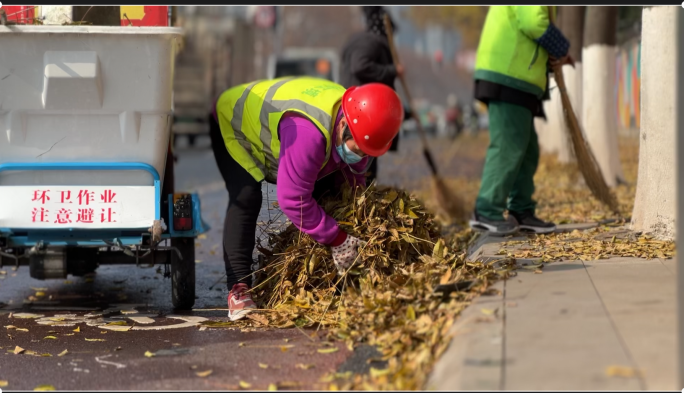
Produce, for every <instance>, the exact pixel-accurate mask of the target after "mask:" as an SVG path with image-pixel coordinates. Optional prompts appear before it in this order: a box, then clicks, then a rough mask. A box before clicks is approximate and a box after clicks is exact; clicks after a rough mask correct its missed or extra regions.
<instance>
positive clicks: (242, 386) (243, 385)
mask: <svg viewBox="0 0 684 393" xmlns="http://www.w3.org/2000/svg"><path fill="white" fill-rule="evenodd" d="M240 387H241V388H243V389H249V388H251V387H252V384H251V383H248V382H245V381H240Z"/></svg>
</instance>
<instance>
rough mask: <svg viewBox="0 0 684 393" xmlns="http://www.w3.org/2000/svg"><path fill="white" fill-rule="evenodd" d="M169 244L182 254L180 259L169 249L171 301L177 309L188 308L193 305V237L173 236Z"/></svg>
mask: <svg viewBox="0 0 684 393" xmlns="http://www.w3.org/2000/svg"><path fill="white" fill-rule="evenodd" d="M171 246H172V247H176V248H178V250H179V251H180V252H181V254H182V255H183V259H182V260H181V259H180V258H179V257H178V253H177V252H176V251H175V250H172V251H171V301H172V302H173V307H174V308H175V309H177V310H190V309H192V306H194V305H195V239H193V238H185V237H183V238H173V239H171Z"/></svg>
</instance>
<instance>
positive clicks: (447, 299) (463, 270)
mask: <svg viewBox="0 0 684 393" xmlns="http://www.w3.org/2000/svg"><path fill="white" fill-rule="evenodd" d="M356 192H358V194H353V192H352V191H351V190H350V189H345V190H343V192H342V196H341V198H335V199H329V200H327V201H324V202H322V206H323V208H324V209H325V210H326V212H328V213H329V214H331V215H332V216H333V217H334V218H335V219H337V220H338V222H339V224H340V225H341V227H342V228H343V229H344V230H346V231H347V232H348V233H350V234H352V235H353V236H356V237H358V238H360V239H361V240H363V241H365V242H367V244H366V245H365V246H364V247H363V248H362V249H361V251H360V257H359V258H358V260H357V263H356V264H355V265H354V266H353V267H352V268H351V269H350V270H348V271H347V272H346V273H345V274H344V275H343V276H342V277H340V276H339V275H338V274H337V271H336V269H335V267H334V265H333V261H332V255H331V252H330V249H329V248H328V247H324V246H321V245H320V244H318V243H316V242H315V241H314V240H313V239H311V238H310V237H309V236H307V235H305V234H303V233H301V232H300V231H298V230H297V229H296V228H295V227H294V226H292V225H291V226H290V227H288V228H287V229H285V230H284V231H282V232H280V233H278V234H272V235H271V238H270V242H269V243H270V244H269V245H270V247H269V248H270V250H269V249H267V248H264V247H260V251H262V252H263V253H264V254H266V257H267V258H266V267H265V268H263V269H262V270H261V271H260V277H259V284H257V286H256V287H255V288H254V291H255V292H256V294H257V299H259V300H258V301H259V302H260V303H261V305H260V307H259V308H261V309H264V310H265V311H266V312H263V313H260V315H261V316H262V318H267V319H268V321H264V323H267V324H269V325H270V326H277V327H290V326H297V327H322V326H324V327H326V328H327V329H328V331H329V335H330V338H333V339H338V340H344V341H345V343H346V345H347V347H348V348H350V349H353V348H354V347H355V346H356V345H358V344H361V343H365V344H369V345H374V346H376V347H377V348H379V350H380V351H381V352H382V355H383V360H385V361H387V364H388V367H387V368H386V369H384V370H376V369H372V370H371V373H370V375H364V376H362V375H357V376H355V377H354V378H346V379H345V378H343V377H340V376H336V375H334V374H331V375H328V376H327V378H325V379H324V382H328V383H330V385H329V387H330V388H333V389H335V388H339V389H359V388H366V389H401V390H404V389H421V388H422V387H423V384H424V382H425V379H426V377H427V375H428V373H429V371H430V370H431V368H432V365H433V363H434V362H435V360H436V359H438V357H439V356H440V354H441V353H442V352H443V351H444V350H445V349H446V347H447V346H448V344H449V338H448V333H449V328H450V326H451V324H452V322H453V321H454V318H455V317H456V316H457V315H458V313H459V312H460V311H461V310H462V309H463V308H465V306H466V305H467V304H468V303H469V301H470V300H471V299H472V298H473V297H475V296H476V295H477V294H479V293H482V292H483V291H485V290H486V288H487V287H488V285H489V284H490V283H491V282H492V281H493V280H496V279H498V278H500V277H503V276H506V274H507V272H508V271H509V270H510V268H511V267H512V266H510V264H508V263H507V262H505V261H503V262H501V263H499V264H493V265H488V266H487V265H484V264H482V263H470V262H466V261H465V249H466V247H467V244H468V242H469V241H470V240H471V238H472V236H473V235H472V233H471V232H470V231H464V232H462V233H460V234H459V235H457V236H454V237H453V238H452V239H451V240H448V241H445V239H442V238H440V231H439V226H438V224H437V222H436V221H435V218H434V216H432V215H431V214H429V213H428V212H427V211H426V210H425V209H424V207H423V206H422V205H421V204H420V203H419V202H418V201H417V200H416V199H414V198H412V197H411V196H409V195H408V194H407V193H405V192H403V191H398V190H395V189H391V188H384V189H378V188H376V187H373V186H371V187H369V188H367V189H365V190H363V191H356ZM464 283H465V284H467V285H459V284H464Z"/></svg>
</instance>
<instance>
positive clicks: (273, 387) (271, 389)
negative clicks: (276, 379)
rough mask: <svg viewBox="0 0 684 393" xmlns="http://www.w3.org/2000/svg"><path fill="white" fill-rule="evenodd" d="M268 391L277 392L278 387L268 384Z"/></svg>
mask: <svg viewBox="0 0 684 393" xmlns="http://www.w3.org/2000/svg"><path fill="white" fill-rule="evenodd" d="M268 390H269V391H276V390H278V386H276V384H274V383H270V384H268Z"/></svg>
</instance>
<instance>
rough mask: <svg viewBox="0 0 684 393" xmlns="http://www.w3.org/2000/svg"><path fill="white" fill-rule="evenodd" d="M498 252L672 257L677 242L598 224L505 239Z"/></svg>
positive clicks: (543, 256) (546, 257)
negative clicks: (590, 227) (597, 225)
mask: <svg viewBox="0 0 684 393" xmlns="http://www.w3.org/2000/svg"><path fill="white" fill-rule="evenodd" d="M499 254H500V255H506V256H507V257H511V258H516V259H533V260H536V261H538V262H556V261H568V260H581V261H595V260H601V259H609V258H615V257H633V258H643V259H653V258H661V259H669V258H672V257H674V254H675V243H674V242H672V241H661V240H656V239H653V238H651V237H649V236H646V235H638V234H635V233H633V232H630V231H627V230H623V231H622V232H620V231H616V230H615V229H614V228H609V227H597V228H592V229H587V230H584V231H580V230H574V231H572V232H568V233H552V234H548V235H538V236H535V237H532V238H530V239H528V240H525V241H510V242H506V243H503V244H502V249H501V250H500V251H499Z"/></svg>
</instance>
